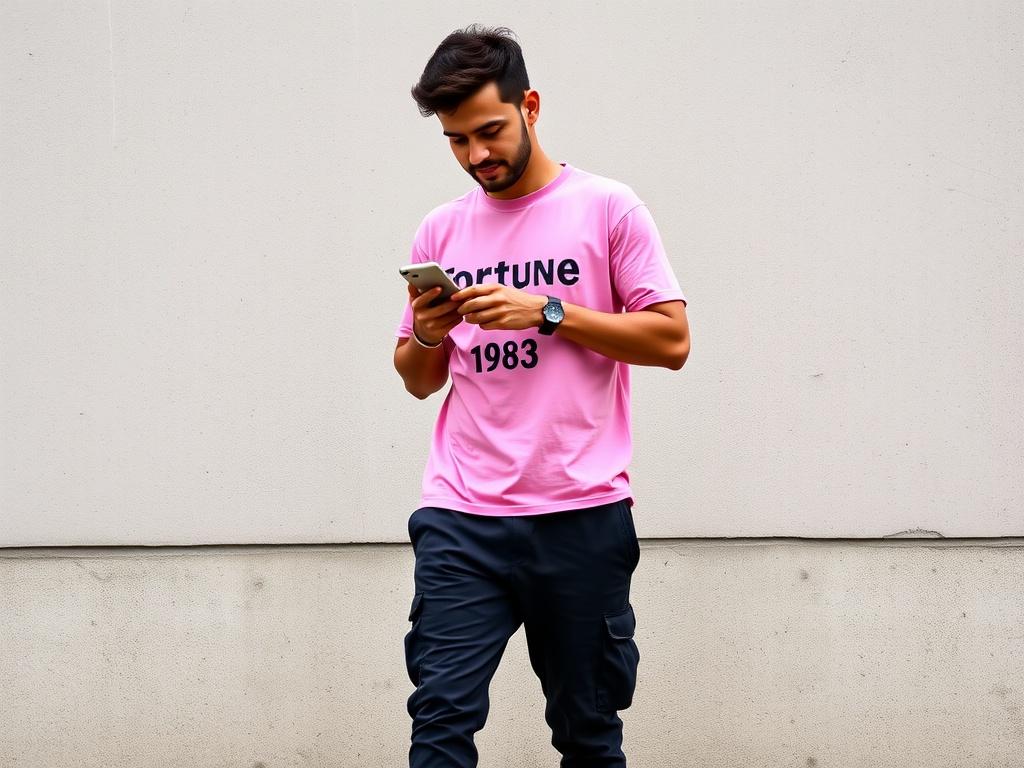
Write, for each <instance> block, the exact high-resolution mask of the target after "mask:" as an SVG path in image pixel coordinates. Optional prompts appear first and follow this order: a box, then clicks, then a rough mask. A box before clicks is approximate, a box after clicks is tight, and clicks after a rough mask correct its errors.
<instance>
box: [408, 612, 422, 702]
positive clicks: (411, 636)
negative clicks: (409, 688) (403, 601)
mask: <svg viewBox="0 0 1024 768" xmlns="http://www.w3.org/2000/svg"><path fill="white" fill-rule="evenodd" d="M422 612H423V594H422V593H419V594H417V595H416V596H415V597H413V599H412V608H410V609H409V621H411V622H412V626H411V627H410V628H409V631H408V632H407V633H406V634H405V669H406V671H407V672H408V673H409V679H410V680H411V681H412V684H413V685H415V686H417V687H419V684H420V642H419V631H420V614H421V613H422Z"/></svg>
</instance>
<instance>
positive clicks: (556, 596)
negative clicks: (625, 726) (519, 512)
mask: <svg viewBox="0 0 1024 768" xmlns="http://www.w3.org/2000/svg"><path fill="white" fill-rule="evenodd" d="M409 536H410V538H411V539H412V543H413V550H414V552H415V554H416V571H415V581H416V589H415V596H414V598H413V601H412V609H411V611H410V613H409V620H410V621H411V622H412V626H411V628H410V630H409V633H408V634H407V635H406V636H405V657H406V665H407V667H408V672H409V678H410V679H411V680H412V682H413V685H415V686H416V690H415V691H414V692H413V694H412V695H411V696H410V697H409V702H408V709H409V714H410V716H411V717H412V720H413V724H412V746H411V748H410V750H409V765H410V766H411V768H474V767H475V766H476V765H477V751H476V747H475V746H474V744H473V737H474V734H475V733H476V732H477V731H479V730H480V729H481V728H483V726H484V723H485V721H486V719H487V709H488V703H489V699H488V686H489V684H490V681H491V677H492V676H493V675H494V671H495V670H496V669H497V666H498V662H499V661H500V659H501V655H502V653H503V652H504V650H505V645H506V643H507V642H508V639H509V637H511V636H512V634H513V633H514V632H515V631H516V630H517V629H518V628H519V625H520V624H523V625H524V626H525V629H526V642H527V646H528V648H529V655H530V663H531V665H532V666H533V670H534V672H536V674H537V677H538V678H540V683H541V689H542V690H543V692H544V696H545V697H546V699H547V706H546V708H545V713H544V715H545V719H546V720H547V723H548V725H549V726H550V727H551V733H552V737H551V743H552V744H553V745H554V746H555V748H556V749H557V750H558V751H559V752H560V753H561V754H562V761H561V765H562V768H597V767H598V766H601V767H602V768H605V766H616V768H621V767H623V766H625V765H626V759H625V757H624V756H623V754H622V721H621V720H620V719H619V717H618V715H617V714H616V711H617V710H621V709H625V708H626V707H628V706H629V705H630V703H631V702H632V698H633V689H634V688H635V686H636V669H637V662H638V661H639V658H640V654H639V652H638V651H637V647H636V644H635V643H634V641H633V629H634V627H635V624H636V620H635V619H634V616H633V609H632V607H631V606H630V603H629V583H630V577H631V575H632V573H633V571H634V570H635V569H636V566H637V563H638V562H639V559H640V547H639V544H638V543H637V539H636V531H635V529H634V527H633V516H632V511H631V509H630V506H629V501H628V500H625V501H620V502H614V503H611V504H604V505H601V506H598V507H590V508H587V509H579V510H575V511H571V512H556V513H552V514H546V515H530V516H520V517H484V516H479V515H470V514H465V513H462V512H454V511H451V510H447V509H439V508H435V507H422V508H420V509H417V510H416V511H415V512H413V513H412V515H411V516H410V518H409Z"/></svg>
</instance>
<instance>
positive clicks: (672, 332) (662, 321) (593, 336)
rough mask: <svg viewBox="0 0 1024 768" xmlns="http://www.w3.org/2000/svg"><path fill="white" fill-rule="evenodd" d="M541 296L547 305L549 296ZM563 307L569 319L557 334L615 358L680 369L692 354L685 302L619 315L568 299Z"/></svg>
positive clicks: (638, 363)
mask: <svg viewBox="0 0 1024 768" xmlns="http://www.w3.org/2000/svg"><path fill="white" fill-rule="evenodd" d="M541 298H542V299H543V300H544V304H547V297H544V296H542V297H541ZM543 306H544V305H543V304H542V305H541V308H543ZM562 309H564V310H565V319H563V320H562V322H560V323H559V324H558V327H557V328H556V329H555V334H556V335H557V336H561V337H562V338H563V339H568V340H569V341H574V342H576V343H577V344H581V345H583V346H584V347H586V348H587V349H592V350H594V351H595V352H600V353H601V354H602V355H604V356H605V357H610V358H612V359H613V360H619V361H621V362H623V363H630V364H631V365H657V366H662V367H663V368H670V369H672V370H673V371H678V370H679V369H680V368H682V367H683V365H684V364H685V363H686V358H687V357H689V355H690V325H689V323H688V322H687V319H686V305H685V304H684V303H683V302H682V301H663V302H661V303H658V304H651V305H650V306H647V307H644V308H643V309H641V310H637V311H636V312H622V313H620V314H617V315H616V314H611V313H608V312H597V311H595V310H593V309H587V308H586V307H580V306H577V305H575V304H567V303H566V302H564V301H563V302H562ZM541 320H542V321H543V317H542V318H541Z"/></svg>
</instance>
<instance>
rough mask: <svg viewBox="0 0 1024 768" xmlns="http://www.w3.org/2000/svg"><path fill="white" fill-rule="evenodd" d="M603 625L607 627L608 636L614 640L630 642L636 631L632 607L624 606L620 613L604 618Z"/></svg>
mask: <svg viewBox="0 0 1024 768" xmlns="http://www.w3.org/2000/svg"><path fill="white" fill-rule="evenodd" d="M604 623H605V624H607V625H608V634H609V636H611V637H612V638H613V639H615V640H630V639H631V638H632V637H633V633H634V632H635V631H636V616H635V615H634V613H633V606H632V605H629V606H626V610H625V611H623V612H622V613H616V614H613V615H611V616H605V617H604Z"/></svg>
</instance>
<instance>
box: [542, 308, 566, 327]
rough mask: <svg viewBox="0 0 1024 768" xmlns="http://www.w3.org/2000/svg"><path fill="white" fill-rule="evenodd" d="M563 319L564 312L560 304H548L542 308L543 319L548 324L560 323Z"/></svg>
mask: <svg viewBox="0 0 1024 768" xmlns="http://www.w3.org/2000/svg"><path fill="white" fill-rule="evenodd" d="M564 317H565V310H564V309H562V305H561V304H548V305H547V306H546V307H544V319H545V320H547V321H548V322H549V323H560V322H562V318H564Z"/></svg>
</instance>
